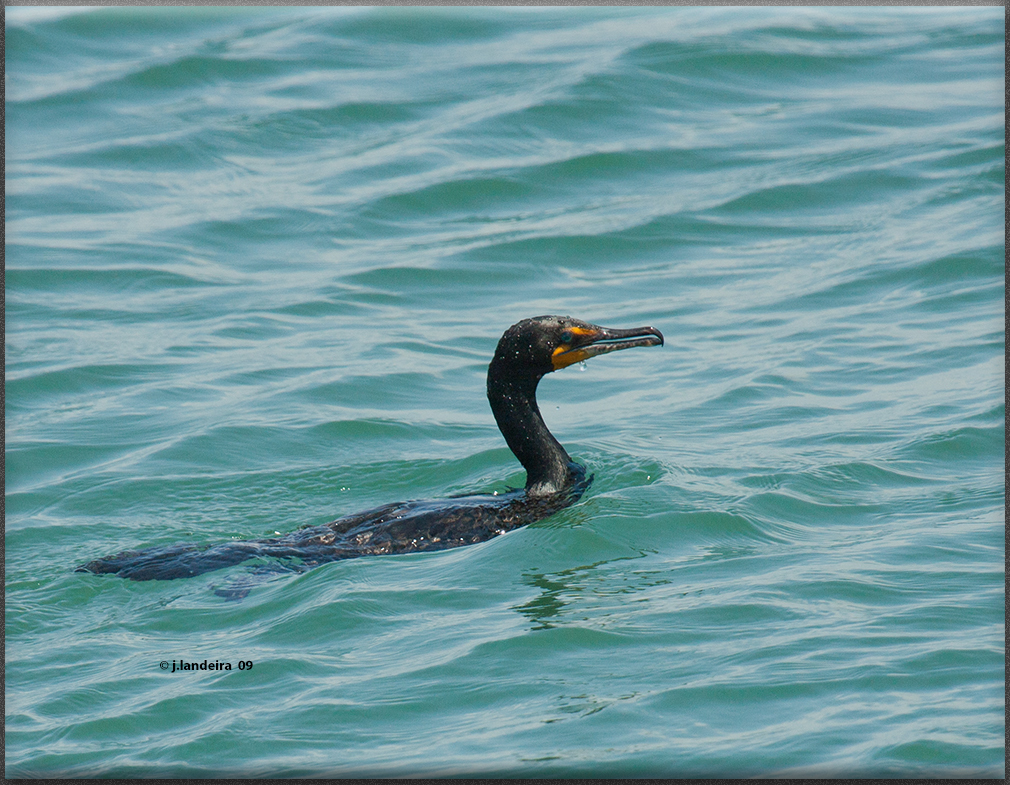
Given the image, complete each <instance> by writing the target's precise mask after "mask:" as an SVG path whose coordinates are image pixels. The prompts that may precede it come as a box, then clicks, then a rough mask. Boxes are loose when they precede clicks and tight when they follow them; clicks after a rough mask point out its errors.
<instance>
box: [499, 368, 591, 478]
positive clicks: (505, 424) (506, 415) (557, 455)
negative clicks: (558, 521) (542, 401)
mask: <svg viewBox="0 0 1010 785" xmlns="http://www.w3.org/2000/svg"><path fill="white" fill-rule="evenodd" d="M510 370H511V369H509V368H508V366H506V365H505V364H504V363H499V362H497V357H496V358H495V360H494V361H492V362H491V365H490V367H488V372H487V397H488V401H490V403H491V411H492V412H494V418H495V420H496V421H497V423H498V428H499V429H501V432H502V435H503V436H504V437H505V441H506V442H507V443H508V446H509V449H510V450H512V452H513V453H515V456H516V458H518V459H519V462H520V463H521V464H522V465H523V467H524V468H525V469H526V494H527V496H546V495H549V494H552V493H557V492H558V491H560V490H562V489H564V488H566V487H568V486H569V485H571V483H572V482H573V478H572V475H571V472H570V470H569V468H568V466H569V464H570V463H571V461H572V459H571V458H569V457H568V453H567V452H565V448H564V447H562V446H561V444H560V443H559V442H558V440H557V439H555V438H554V436H553V435H551V432H550V431H549V430H547V425H546V424H545V423H544V418H543V417H542V416H541V415H540V409H539V408H538V407H537V384H538V383H539V382H540V378H541V377H540V376H529V375H524V374H517V373H515V372H514V371H513V372H511V373H510Z"/></svg>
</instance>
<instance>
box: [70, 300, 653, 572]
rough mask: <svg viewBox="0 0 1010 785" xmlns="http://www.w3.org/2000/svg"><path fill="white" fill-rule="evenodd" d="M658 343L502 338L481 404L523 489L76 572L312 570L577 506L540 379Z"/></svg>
mask: <svg viewBox="0 0 1010 785" xmlns="http://www.w3.org/2000/svg"><path fill="white" fill-rule="evenodd" d="M662 345H663V334H662V333H660V331H659V330H657V329H655V328H654V327H639V328H637V329H633V330H610V329H607V328H605V327H598V326H596V325H593V324H588V323H586V322H583V321H579V320H578V319H572V318H570V317H566V316H538V317H536V318H533V319H524V320H523V321H521V322H519V323H517V324H514V325H512V326H511V327H509V329H508V330H506V331H505V334H504V335H503V336H502V337H501V340H500V341H498V347H497V349H495V353H494V359H492V360H491V364H490V365H489V366H488V369H487V397H488V400H489V401H490V403H491V411H492V412H494V417H495V420H496V421H497V422H498V427H499V429H501V432H502V435H503V436H504V437H505V441H506V442H507V443H508V446H509V449H511V450H512V452H513V453H515V456H516V457H517V458H518V459H519V462H520V463H521V464H522V465H523V466H524V467H525V469H526V487H525V489H523V490H514V491H511V492H509V493H505V494H502V495H494V496H491V495H486V496H460V497H455V498H449V499H441V500H436V501H408V502H400V503H396V504H387V505H385V506H383V507H377V508H375V509H373V510H368V511H367V512H363V513H359V514H358V515H351V516H348V517H346V518H339V519H338V520H335V521H333V522H331V523H326V524H323V525H317V526H307V527H305V528H302V529H298V530H297V531H294V532H292V533H291V534H287V535H284V536H282V537H277V538H270V539H263V540H247V541H238V542H224V543H221V544H219V545H212V546H209V547H208V546H205V545H192V544H187V543H180V544H177V545H171V546H167V547H155V548H147V549H144V550H140V551H124V552H123V553H119V554H116V555H115V556H108V557H106V558H104V559H96V560H95V561H91V562H88V563H87V564H85V565H83V566H81V567H78V568H77V571H78V572H92V573H114V574H116V575H119V576H121V577H123V578H130V579H132V580H135V581H146V580H155V579H160V580H171V579H173V578H188V577H190V576H193V575H200V574H202V573H205V572H210V571H211V570H217V569H221V568H222V567H228V566H231V565H233V564H238V563H240V562H243V561H246V560H247V559H252V558H257V557H275V558H282V559H295V560H297V563H298V564H300V565H301V566H303V567H311V566H314V565H317V564H322V563H324V562H329V561H336V560H338V559H350V558H354V557H356V556H368V555H376V554H386V553H409V552H412V551H434V550H442V549H445V548H457V547H459V546H461V545H470V544H472V543H476V542H482V541H484V540H489V539H491V538H492V537H497V536H498V535H499V534H504V533H505V532H507V531H510V530H512V529H516V528H518V527H520V526H525V525H526V524H528V523H533V522H534V521H538V520H540V519H542V518H546V517H547V516H548V515H552V514H553V513H555V512H557V511H558V510H561V509H563V508H564V507H567V506H568V505H570V504H572V503H574V502H575V501H576V500H578V498H579V497H580V496H581V495H582V493H583V491H585V489H586V488H587V487H588V485H589V483H590V482H591V481H592V477H589V478H587V477H586V473H585V469H584V468H583V467H582V466H581V465H580V464H578V463H575V462H574V461H573V460H572V459H571V458H570V457H569V456H568V453H567V452H565V448H564V447H562V446H561V444H560V443H559V442H558V440H557V439H555V438H554V437H553V436H552V435H551V432H550V431H548V430H547V426H546V425H545V424H544V420H543V417H541V415H540V409H539V408H538V407H537V399H536V390H537V384H538V383H539V382H540V380H541V379H542V378H543V377H544V376H545V375H546V374H548V373H550V372H551V371H556V370H559V369H561V368H564V367H566V366H569V365H572V364H573V363H577V362H581V361H582V360H587V359H589V358H590V357H595V356H596V355H598V354H606V353H607V352H614V351H618V350H619V349H629V348H631V347H633V346H662Z"/></svg>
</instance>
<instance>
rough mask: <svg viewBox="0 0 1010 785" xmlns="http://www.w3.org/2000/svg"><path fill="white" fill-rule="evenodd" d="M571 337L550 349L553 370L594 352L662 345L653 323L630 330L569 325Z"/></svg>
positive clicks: (578, 360)
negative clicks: (651, 325) (566, 341)
mask: <svg viewBox="0 0 1010 785" xmlns="http://www.w3.org/2000/svg"><path fill="white" fill-rule="evenodd" d="M570 332H571V333H572V340H571V341H570V342H569V343H567V344H562V345H561V346H559V347H558V348H557V349H555V350H554V353H553V355H552V356H551V362H552V364H553V365H554V370H555V371H558V370H561V369H562V368H567V367H568V366H569V365H572V364H574V363H578V362H582V361H583V360H588V359H589V358H590V357H595V356H596V355H598V354H607V353H608V352H617V351H620V350H621V349H630V348H632V347H633V346H662V345H663V333H661V332H660V331H659V330H657V329H656V328H655V327H635V328H633V329H631V330H611V329H609V328H607V327H597V326H595V325H592V326H590V327H588V328H587V327H573V328H571V330H570Z"/></svg>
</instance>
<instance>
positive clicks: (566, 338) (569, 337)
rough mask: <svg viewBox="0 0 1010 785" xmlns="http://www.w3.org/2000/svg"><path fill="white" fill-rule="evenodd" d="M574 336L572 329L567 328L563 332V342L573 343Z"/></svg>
mask: <svg viewBox="0 0 1010 785" xmlns="http://www.w3.org/2000/svg"><path fill="white" fill-rule="evenodd" d="M572 338H573V336H572V331H571V330H565V331H564V332H563V333H561V341H562V343H571V342H572Z"/></svg>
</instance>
